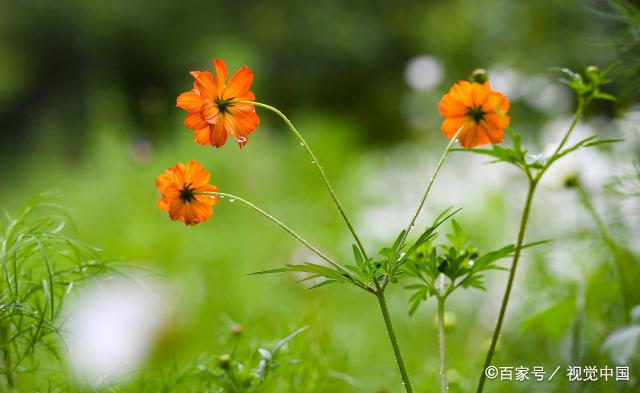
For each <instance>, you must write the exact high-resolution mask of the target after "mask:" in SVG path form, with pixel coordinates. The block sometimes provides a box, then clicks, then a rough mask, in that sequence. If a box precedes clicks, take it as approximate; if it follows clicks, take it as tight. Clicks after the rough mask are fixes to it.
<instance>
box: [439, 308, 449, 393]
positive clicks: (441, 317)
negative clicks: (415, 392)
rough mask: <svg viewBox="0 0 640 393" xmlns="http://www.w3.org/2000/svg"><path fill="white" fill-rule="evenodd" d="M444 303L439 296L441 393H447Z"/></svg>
mask: <svg viewBox="0 0 640 393" xmlns="http://www.w3.org/2000/svg"><path fill="white" fill-rule="evenodd" d="M444 302H445V298H444V297H442V296H438V341H439V343H440V392H441V393H447V391H448V384H447V369H446V363H445V356H446V344H445V337H444Z"/></svg>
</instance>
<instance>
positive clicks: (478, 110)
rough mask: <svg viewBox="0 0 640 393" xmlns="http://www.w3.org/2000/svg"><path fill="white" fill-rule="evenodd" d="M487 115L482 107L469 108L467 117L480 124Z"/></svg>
mask: <svg viewBox="0 0 640 393" xmlns="http://www.w3.org/2000/svg"><path fill="white" fill-rule="evenodd" d="M486 114H487V113H486V112H485V111H483V110H482V107H473V108H469V110H468V111H467V116H469V117H471V118H472V119H473V121H474V122H475V123H476V124H478V123H480V122H481V121H482V119H484V115H486Z"/></svg>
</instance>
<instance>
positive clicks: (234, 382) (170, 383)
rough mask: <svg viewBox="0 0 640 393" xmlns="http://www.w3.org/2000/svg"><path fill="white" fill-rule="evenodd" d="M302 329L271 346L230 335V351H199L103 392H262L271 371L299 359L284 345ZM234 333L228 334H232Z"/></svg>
mask: <svg viewBox="0 0 640 393" xmlns="http://www.w3.org/2000/svg"><path fill="white" fill-rule="evenodd" d="M305 330H307V327H306V326H305V327H302V328H300V329H298V330H296V331H294V332H293V333H291V334H289V335H288V336H287V337H285V338H283V339H280V340H278V341H277V342H276V343H275V344H274V345H273V347H272V349H267V348H266V347H263V346H246V345H241V343H239V342H238V341H236V340H237V339H238V337H234V348H233V351H232V352H230V353H224V354H221V355H218V356H211V355H206V354H202V355H200V356H198V357H197V358H196V359H195V360H193V361H192V362H190V363H188V364H187V365H185V366H182V367H181V366H179V365H178V364H176V363H174V364H173V366H172V367H170V368H169V369H167V370H161V371H160V372H159V373H148V374H146V375H143V376H142V378H140V379H139V380H138V381H136V382H135V383H133V384H131V385H130V386H129V387H127V388H126V390H123V389H122V388H120V387H113V388H109V389H106V390H105V391H106V392H111V393H116V392H125V391H130V390H129V389H132V388H134V387H135V390H136V391H140V392H153V393H156V392H167V393H168V392H176V391H178V392H216V393H218V392H219V393H222V392H224V393H250V392H260V391H264V388H265V385H266V384H268V383H269V382H270V381H271V379H270V378H269V376H270V375H271V374H273V373H276V372H278V370H282V369H283V368H286V367H289V366H291V367H295V366H297V365H298V364H299V363H300V362H301V361H302V360H300V359H297V358H294V357H292V354H291V351H290V350H289V349H288V344H289V343H290V342H291V340H293V339H294V338H295V337H296V336H298V335H299V334H301V333H302V332H304V331H305ZM237 334H238V333H237V332H236V333H232V335H234V336H236V335H237Z"/></svg>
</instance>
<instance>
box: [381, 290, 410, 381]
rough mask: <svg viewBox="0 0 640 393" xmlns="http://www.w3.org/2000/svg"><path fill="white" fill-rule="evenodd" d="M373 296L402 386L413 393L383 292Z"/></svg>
mask: <svg viewBox="0 0 640 393" xmlns="http://www.w3.org/2000/svg"><path fill="white" fill-rule="evenodd" d="M375 295H376V297H377V298H378V303H379V304H380V311H381V312H382V317H383V318H384V324H385V326H386V328H387V333H388V334H389V339H390V340H391V346H392V347H393V352H394V354H395V356H396V362H397V363H398V368H399V369H400V375H401V376H402V384H403V385H404V388H405V390H406V392H407V393H413V388H412V387H411V382H410V381H409V375H408V374H407V369H406V367H405V365H404V361H403V360H402V354H401V353H400V347H399V346H398V339H397V338H396V334H395V332H394V330H393V325H392V323H391V317H390V316H389V308H388V307H387V301H386V299H385V297H384V290H378V291H377V292H376V294H375Z"/></svg>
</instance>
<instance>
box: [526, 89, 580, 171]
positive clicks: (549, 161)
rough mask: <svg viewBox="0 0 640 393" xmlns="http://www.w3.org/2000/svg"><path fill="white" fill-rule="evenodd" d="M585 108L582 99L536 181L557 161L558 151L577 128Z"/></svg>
mask: <svg viewBox="0 0 640 393" xmlns="http://www.w3.org/2000/svg"><path fill="white" fill-rule="evenodd" d="M583 110H584V104H583V103H582V101H580V102H579V103H578V109H576V114H575V115H574V116H573V120H572V121H571V125H570V126H569V128H568V129H567V132H566V133H565V134H564V137H562V140H561V141H560V144H558V147H556V149H555V150H554V151H553V154H552V155H551V156H550V157H551V158H550V159H549V160H548V161H547V163H546V164H545V166H544V167H543V168H542V169H541V170H540V172H538V175H537V176H536V181H538V180H540V178H541V177H542V175H544V173H545V172H546V171H547V169H549V167H550V166H551V165H552V164H553V163H554V162H555V160H556V158H557V156H558V153H560V150H562V148H563V147H564V145H565V144H566V143H567V141H568V140H569V136H570V135H571V132H572V131H573V129H574V128H576V125H578V121H579V120H580V118H581V117H582V112H583Z"/></svg>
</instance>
